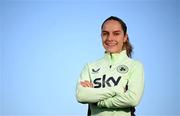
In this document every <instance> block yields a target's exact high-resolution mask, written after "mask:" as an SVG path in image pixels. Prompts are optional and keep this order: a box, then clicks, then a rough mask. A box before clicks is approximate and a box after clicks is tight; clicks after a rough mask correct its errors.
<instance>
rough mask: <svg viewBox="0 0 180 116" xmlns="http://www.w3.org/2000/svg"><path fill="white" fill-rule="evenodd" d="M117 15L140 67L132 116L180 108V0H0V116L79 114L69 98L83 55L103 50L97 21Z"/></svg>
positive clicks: (173, 114) (172, 113)
mask: <svg viewBox="0 0 180 116" xmlns="http://www.w3.org/2000/svg"><path fill="white" fill-rule="evenodd" d="M109 16H118V17H120V18H121V19H123V20H124V21H125V22H126V24H127V26H128V34H129V37H130V41H131V43H132V44H133V47H134V53H133V58H134V59H137V60H140V61H141V62H142V63H143V64H144V68H145V91H144V96H143V99H142V101H141V103H140V104H139V106H138V107H137V111H136V114H137V115H138V116H179V115H180V56H179V55H180V47H179V46H180V2H179V1H178V0H86V1H83V0H74V1H71V0H1V1H0V115H1V116H29V115H37V116H40V115H41V116H47V115H48V116H53V115H57V116H85V115H86V112H87V106H86V105H82V104H79V103H78V102H77V101H76V98H75V87H76V81H77V79H78V78H79V74H80V72H81V70H82V68H83V66H84V65H85V64H86V63H87V62H91V61H94V60H96V59H98V58H101V57H103V55H104V49H103V47H102V44H101V37H100V26H101V24H102V22H103V21H104V20H105V19H106V18H108V17H109Z"/></svg>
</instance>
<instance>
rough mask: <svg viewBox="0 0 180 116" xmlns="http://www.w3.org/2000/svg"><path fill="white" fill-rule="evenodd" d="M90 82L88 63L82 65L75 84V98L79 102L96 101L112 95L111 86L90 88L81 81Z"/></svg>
mask: <svg viewBox="0 0 180 116" xmlns="http://www.w3.org/2000/svg"><path fill="white" fill-rule="evenodd" d="M84 81H89V82H91V78H90V74H89V68H88V65H86V66H85V67H84V69H83V70H82V72H81V75H80V79H79V80H78V82H77V86H76V99H77V101H78V102H80V103H97V102H98V101H100V100H103V99H107V98H110V97H113V96H114V95H115V92H114V91H112V88H91V87H83V86H82V85H81V83H82V82H84Z"/></svg>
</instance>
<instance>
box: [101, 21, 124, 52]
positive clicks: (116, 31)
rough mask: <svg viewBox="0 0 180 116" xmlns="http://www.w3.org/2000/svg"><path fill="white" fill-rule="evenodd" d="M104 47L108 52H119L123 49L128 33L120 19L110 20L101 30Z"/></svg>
mask: <svg viewBox="0 0 180 116" xmlns="http://www.w3.org/2000/svg"><path fill="white" fill-rule="evenodd" d="M101 37H102V43H103V47H104V48H105V49H106V52H110V53H119V52H121V51H122V47H123V43H124V42H126V41H127V34H124V31H123V29H122V27H121V25H120V23H119V22H118V21H115V20H108V21H106V22H105V23H104V26H103V28H102V32H101Z"/></svg>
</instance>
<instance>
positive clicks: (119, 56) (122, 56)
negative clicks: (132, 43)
mask: <svg viewBox="0 0 180 116" xmlns="http://www.w3.org/2000/svg"><path fill="white" fill-rule="evenodd" d="M104 58H105V59H106V60H107V61H108V62H110V64H116V63H119V62H122V61H124V60H126V59H127V58H128V56H127V54H126V50H122V51H121V52H120V53H108V52H105V55H104Z"/></svg>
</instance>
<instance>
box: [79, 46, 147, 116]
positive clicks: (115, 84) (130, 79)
mask: <svg viewBox="0 0 180 116" xmlns="http://www.w3.org/2000/svg"><path fill="white" fill-rule="evenodd" d="M85 80H88V81H90V82H92V83H93V88H90V87H82V86H81V85H80V82H81V81H85ZM143 90H144V70H143V65H142V64H141V63H140V62H139V61H137V60H133V59H130V58H129V57H128V56H127V55H126V50H123V51H122V52H120V53H114V54H111V53H105V56H104V57H103V58H101V59H99V60H97V61H95V62H92V63H89V64H86V65H85V67H84V69H83V70H82V72H81V75H80V78H79V80H78V82H77V87H76V98H77V100H78V102H80V103H87V104H90V109H91V115H92V116H130V115H131V113H130V107H135V106H137V105H138V104H139V102H140V100H141V97H142V95H143Z"/></svg>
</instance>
